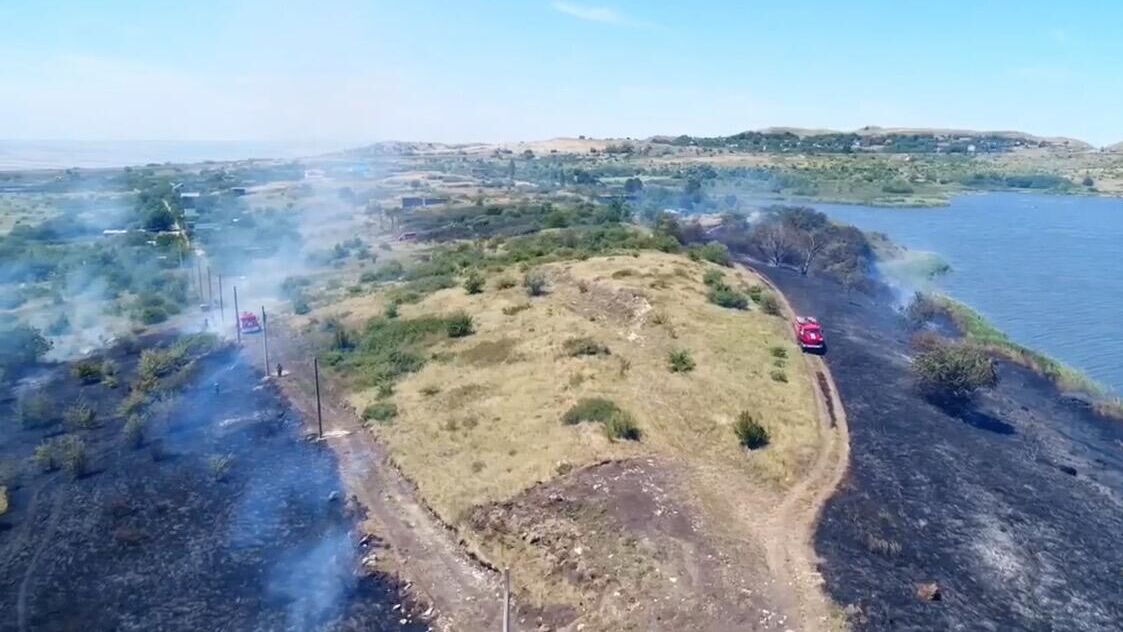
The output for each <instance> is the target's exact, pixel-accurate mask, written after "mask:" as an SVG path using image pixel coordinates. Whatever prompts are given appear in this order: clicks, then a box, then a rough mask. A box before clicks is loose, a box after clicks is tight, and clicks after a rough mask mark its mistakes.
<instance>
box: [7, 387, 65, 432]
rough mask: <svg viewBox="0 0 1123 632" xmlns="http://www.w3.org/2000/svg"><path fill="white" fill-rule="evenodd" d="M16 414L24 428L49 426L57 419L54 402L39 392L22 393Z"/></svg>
mask: <svg viewBox="0 0 1123 632" xmlns="http://www.w3.org/2000/svg"><path fill="white" fill-rule="evenodd" d="M17 414H18V416H19V420H20V425H21V426H23V427H24V428H39V427H42V426H49V425H51V424H52V423H54V422H55V421H56V419H57V417H56V416H55V415H56V413H55V407H54V404H52V403H51V400H50V399H48V398H47V396H46V395H44V394H43V393H40V392H35V393H30V394H27V395H24V396H23V397H22V398H21V399H20V400H19V404H18V406H17Z"/></svg>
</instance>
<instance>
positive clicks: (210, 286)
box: [207, 266, 214, 310]
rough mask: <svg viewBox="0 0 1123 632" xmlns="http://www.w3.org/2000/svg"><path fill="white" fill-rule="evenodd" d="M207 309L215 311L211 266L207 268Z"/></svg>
mask: <svg viewBox="0 0 1123 632" xmlns="http://www.w3.org/2000/svg"><path fill="white" fill-rule="evenodd" d="M207 309H208V310H210V309H214V284H213V283H211V267H210V266H207Z"/></svg>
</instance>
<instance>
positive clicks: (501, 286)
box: [495, 277, 517, 290]
mask: <svg viewBox="0 0 1123 632" xmlns="http://www.w3.org/2000/svg"><path fill="white" fill-rule="evenodd" d="M515 285H517V283H515V280H514V279H512V278H511V277H499V279H497V280H496V281H495V289H497V290H508V289H510V288H513V287H515Z"/></svg>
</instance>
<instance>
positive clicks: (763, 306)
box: [758, 292, 780, 316]
mask: <svg viewBox="0 0 1123 632" xmlns="http://www.w3.org/2000/svg"><path fill="white" fill-rule="evenodd" d="M758 303H760V311H762V312H764V313H765V314H768V315H769V316H779V315H780V301H778V300H777V299H776V297H775V296H774V295H773V294H772V293H771V292H764V293H762V294H761V295H760V300H759V301H758Z"/></svg>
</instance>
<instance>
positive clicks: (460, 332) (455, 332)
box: [446, 312, 475, 338]
mask: <svg viewBox="0 0 1123 632" xmlns="http://www.w3.org/2000/svg"><path fill="white" fill-rule="evenodd" d="M446 327H447V329H448V337H449V338H463V337H464V336H470V335H472V334H473V333H475V329H474V328H473V326H472V317H471V316H470V315H468V314H467V313H465V312H456V313H455V314H453V315H452V316H449V318H448V321H447V324H446Z"/></svg>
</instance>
